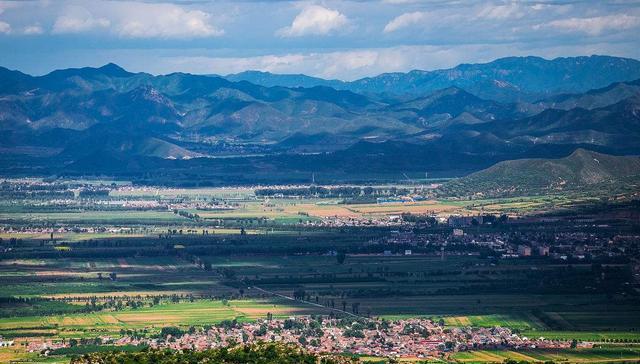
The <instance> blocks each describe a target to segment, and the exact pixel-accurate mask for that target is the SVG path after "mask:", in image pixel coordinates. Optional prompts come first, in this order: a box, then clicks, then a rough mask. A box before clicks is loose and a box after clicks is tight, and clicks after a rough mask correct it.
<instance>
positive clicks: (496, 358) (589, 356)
mask: <svg viewBox="0 0 640 364" xmlns="http://www.w3.org/2000/svg"><path fill="white" fill-rule="evenodd" d="M453 359H455V360H456V361H459V362H463V363H503V362H504V361H505V360H507V359H511V360H516V361H527V362H531V363H534V362H545V361H554V362H569V363H605V362H616V361H625V360H632V361H635V360H640V349H639V348H635V347H619V348H593V349H575V350H571V349H558V350H546V349H538V350H531V349H527V350H519V351H512V350H480V351H469V352H458V353H455V354H453Z"/></svg>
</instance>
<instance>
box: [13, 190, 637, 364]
mask: <svg viewBox="0 0 640 364" xmlns="http://www.w3.org/2000/svg"><path fill="white" fill-rule="evenodd" d="M34 183H45V182H42V181H40V182H34ZM75 184H77V185H75ZM29 186H31V185H29ZM36 186H40V185H37V184H36ZM42 186H45V187H46V189H47V191H48V192H47V193H53V194H60V193H62V192H61V191H59V190H57V189H58V188H63V187H60V186H58V185H48V184H46V183H45V184H44V185H42ZM29 188H31V189H34V188H38V187H33V186H31V187H29ZM43 188H44V187H43ZM64 188H67V189H69V190H65V191H66V192H64V193H65V194H66V195H65V196H66V197H65V199H62V200H61V199H57V198H44V199H43V198H41V197H38V198H35V197H27V198H25V197H24V196H22V195H20V196H22V197H19V198H18V197H16V196H18V195H17V192H15V191H13V192H8V193H7V192H6V193H7V195H8V196H13V197H10V198H5V199H3V200H2V201H1V202H0V206H2V210H0V226H1V227H2V231H0V238H1V239H2V240H1V241H2V249H3V250H2V258H1V259H0V283H1V284H2V287H3V290H2V291H1V292H0V301H1V302H0V336H2V337H4V338H10V339H15V340H16V342H17V343H19V344H18V345H19V346H18V347H17V348H16V349H15V350H13V351H6V350H5V351H3V352H2V354H1V355H5V356H8V355H9V354H10V353H13V354H11V355H13V356H12V357H13V358H19V357H23V358H24V357H28V358H32V359H33V358H34V355H35V354H34V353H26V352H25V350H27V349H26V348H27V346H26V345H27V343H33V342H36V343H37V342H48V341H51V342H54V343H58V344H59V343H60V342H61V340H75V341H77V340H84V343H85V344H83V345H89V343H93V342H94V341H95V340H97V338H100V337H109V338H121V337H138V336H141V337H146V338H151V337H155V336H156V335H159V334H160V332H161V330H162V328H163V327H173V328H178V329H180V330H185V331H186V330H201V329H202V328H203V327H208V326H211V325H220V324H222V323H225V322H229V321H234V320H235V321H237V322H255V321H256V320H263V319H265V318H266V317H270V318H273V319H286V318H288V317H292V316H308V315H338V316H344V315H355V316H356V317H361V318H364V319H376V320H382V319H384V320H408V319H412V318H425V319H429V320H432V321H433V322H436V323H438V322H441V324H442V325H443V326H444V327H446V328H448V329H455V328H468V327H472V328H487V329H490V328H493V327H505V328H509V329H511V330H514V332H515V333H517V335H522V336H523V337H527V338H531V339H535V340H537V339H539V338H545V339H546V340H556V341H559V342H560V341H564V342H569V341H571V340H576V341H578V342H595V343H598V345H602V344H605V343H606V344H611V345H627V344H628V345H630V344H631V343H636V342H638V341H640V331H638V328H639V327H640V297H638V295H637V291H636V285H637V281H636V278H634V277H635V276H634V275H633V272H634V269H635V268H634V267H635V265H634V264H633V263H631V261H630V259H629V258H630V257H632V256H633V254H635V252H636V251H637V244H636V243H637V241H636V240H635V239H636V238H635V236H636V235H637V228H636V227H635V226H634V225H630V224H628V223H627V222H626V220H611V219H609V220H606V224H605V223H598V224H599V225H598V226H597V227H596V225H595V224H597V223H594V224H593V225H592V226H586V225H584V223H583V222H582V221H583V220H584V218H582V220H577V221H579V222H575V221H574V220H571V219H573V217H572V218H571V219H566V218H565V217H564V214H567V211H572V210H571V209H574V208H576V206H578V207H580V208H582V207H581V206H589V204H590V203H592V200H591V199H589V198H588V197H586V196H585V197H584V198H574V197H575V196H573V197H570V198H569V197H567V196H561V195H547V196H533V197H523V198H502V199H471V200H461V199H435V198H423V197H421V196H420V193H424V192H425V190H423V189H422V187H419V186H407V185H397V186H375V187H354V186H347V187H345V186H340V187H335V188H334V189H325V190H319V189H318V188H316V187H309V188H308V189H311V190H312V191H314V195H312V196H306V195H301V196H292V195H290V193H291V192H290V191H291V189H292V188H289V187H282V186H280V187H277V188H273V191H272V192H269V193H270V195H268V196H264V193H262V194H261V193H259V192H258V191H259V189H258V188H228V189H225V188H198V189H168V188H149V187H134V186H132V185H129V184H116V185H111V184H109V185H104V184H100V183H93V184H86V181H84V182H80V181H66V182H65V187H64ZM305 188H306V187H305ZM305 188H303V189H302V192H303V193H306V192H305V191H306V190H305ZM314 188H315V190H314ZM366 188H369V190H367V191H368V192H367V193H368V194H369V195H357V193H358V192H357V191H365V189H366ZM299 189H300V187H296V189H295V191H298V190H299ZM69 191H72V192H73V195H74V196H76V195H77V196H78V197H74V198H71V197H69V196H70V195H71V194H70V193H69ZM269 191H271V190H269ZM345 191H346V192H345ZM353 191H356V192H355V195H354V192H353ZM371 191H373V192H371ZM399 191H400V192H399ZM287 193H288V194H287ZM340 193H344V194H346V195H344V196H342V195H340ZM81 195H82V196H84V197H79V196H81ZM56 196H57V195H56ZM598 203H601V202H598ZM614 208H615V209H617V210H619V211H622V213H620V214H619V215H620V216H622V217H623V218H626V216H628V215H625V213H626V212H625V211H628V210H625V209H629V208H633V207H629V206H627V205H625V202H623V203H621V204H619V205H616V206H615V207H614ZM541 213H544V214H545V215H540V214H541ZM554 213H556V215H553V214H554ZM500 216H502V217H500ZM539 216H544V219H542V218H540V217H539ZM569 216H573V215H569ZM631 216H632V215H631ZM465 218H466V219H467V220H465ZM527 218H531V219H533V220H531V221H533V222H531V223H522V222H521V219H527ZM589 218H591V219H593V217H592V216H590V217H589ZM607 218H608V217H607ZM450 219H458V220H451V221H459V222H455V224H458V223H460V224H463V225H461V226H459V230H460V231H464V232H463V234H462V235H458V236H456V235H454V229H453V226H452V225H450V223H449V220H450ZM472 219H473V220H472ZM476 219H478V220H476ZM535 219H540V220H535ZM511 221H513V222H511ZM549 221H551V222H549ZM464 224H466V225H464ZM577 224H582V225H577ZM456 226H457V225H456ZM523 245H527V246H529V247H530V248H531V249H537V247H539V246H548V247H549V248H550V249H551V253H553V256H552V255H550V254H547V255H544V254H539V253H538V250H535V252H534V253H533V254H532V253H529V254H527V255H519V253H518V251H519V249H521V246H523ZM587 249H591V250H590V251H591V252H590V253H588V254H587V253H586V252H587ZM65 342H66V341H65ZM23 344H24V345H23ZM91 345H93V344H91ZM87 350H88V349H87ZM562 350H564V351H562ZM562 350H561V351H559V352H556V353H555V354H553V353H545V352H538V351H531V352H521V351H518V352H517V353H516V352H515V351H509V350H476V351H464V352H459V353H455V354H454V355H452V356H450V359H451V360H454V359H455V360H457V361H460V362H478V361H488V362H494V361H495V362H502V361H503V360H504V359H516V360H520V359H522V360H531V361H538V360H556V361H560V360H565V359H566V360H568V361H573V360H575V361H584V362H590V361H593V362H596V361H602V360H605V359H606V360H619V358H620V357H622V358H628V359H629V358H636V357H637V353H636V352H635V351H633V350H631V349H630V350H627V349H625V350H627V351H623V352H622V354H620V353H619V352H615V353H614V351H606V350H600V349H597V348H594V349H593V350H592V351H588V350H587V349H580V350H582V351H575V350H573V351H572V350H570V349H567V350H565V349H562ZM585 350H587V351H585ZM598 350H599V351H598ZM612 350H613V349H612ZM518 353H521V355H522V356H520V357H519V356H518ZM620 355H622V356H620ZM634 355H635V356H634ZM519 358H520V359H519ZM563 358H564V359H563ZM607 358H608V359H607ZM58 359H59V360H67V359H65V358H64V357H59V358H58ZM51 360H57V359H51Z"/></svg>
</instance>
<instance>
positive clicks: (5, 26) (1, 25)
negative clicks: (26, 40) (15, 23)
mask: <svg viewBox="0 0 640 364" xmlns="http://www.w3.org/2000/svg"><path fill="white" fill-rule="evenodd" d="M0 33H4V34H8V33H11V25H10V24H9V23H5V22H3V21H0Z"/></svg>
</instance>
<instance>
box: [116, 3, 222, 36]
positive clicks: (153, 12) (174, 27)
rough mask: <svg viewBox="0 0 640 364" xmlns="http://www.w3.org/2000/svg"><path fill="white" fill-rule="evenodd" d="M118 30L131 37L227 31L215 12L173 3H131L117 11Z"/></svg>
mask: <svg viewBox="0 0 640 364" xmlns="http://www.w3.org/2000/svg"><path fill="white" fill-rule="evenodd" d="M116 17H117V18H118V19H117V21H116V23H115V32H116V33H117V34H119V35H120V36H123V37H131V38H204V37H213V36H220V35H222V34H224V31H223V30H222V29H218V28H216V27H215V26H213V25H212V24H211V19H210V18H211V15H210V14H209V13H206V12H204V11H201V10H185V9H183V8H181V7H179V6H176V5H173V4H147V3H138V4H133V3H128V4H127V6H126V8H120V9H118V11H117V14H116Z"/></svg>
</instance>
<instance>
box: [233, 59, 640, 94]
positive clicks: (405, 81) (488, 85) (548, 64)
mask: <svg viewBox="0 0 640 364" xmlns="http://www.w3.org/2000/svg"><path fill="white" fill-rule="evenodd" d="M226 78H229V79H233V80H236V81H237V80H246V81H249V82H253V83H257V84H263V85H265V86H275V85H281V86H287V87H295V86H302V87H309V86H313V85H326V86H330V87H334V88H340V89H345V90H350V91H353V92H357V93H365V94H367V93H370V94H388V95H413V96H416V95H424V94H427V93H431V92H434V91H436V90H439V89H444V88H448V87H459V88H463V89H465V90H466V91H468V92H471V93H472V94H474V95H476V96H479V97H482V98H486V99H491V100H497V101H506V102H513V101H534V100H536V99H540V98H544V97H548V96H550V95H553V94H558V93H578V92H585V91H587V90H591V89H596V88H601V87H605V86H608V85H610V84H611V83H614V82H620V81H630V80H635V79H639V78H640V61H638V60H635V59H629V58H619V57H610V56H588V57H587V56H583V57H564V58H556V59H552V60H546V59H544V58H540V57H533V56H529V57H507V58H500V59H497V60H495V61H492V62H489V63H481V64H461V65H459V66H456V67H454V68H450V69H442V70H434V71H423V70H413V71H410V72H406V73H403V72H395V73H384V74H381V75H378V76H374V77H366V78H362V79H358V80H355V81H351V82H344V81H336V80H323V79H319V78H313V77H309V76H304V75H278V74H271V73H267V72H257V71H251V72H243V73H239V74H235V75H228V76H226Z"/></svg>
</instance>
